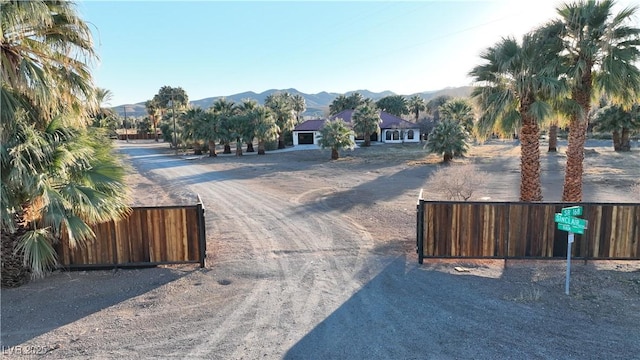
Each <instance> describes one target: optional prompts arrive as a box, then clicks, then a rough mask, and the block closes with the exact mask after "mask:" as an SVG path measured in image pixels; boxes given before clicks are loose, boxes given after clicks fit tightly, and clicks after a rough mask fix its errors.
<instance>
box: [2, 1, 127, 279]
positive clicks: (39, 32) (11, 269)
mask: <svg viewBox="0 0 640 360" xmlns="http://www.w3.org/2000/svg"><path fill="white" fill-rule="evenodd" d="M0 25H1V28H2V37H1V38H0V40H1V41H0V43H1V45H2V46H0V51H1V53H0V63H1V65H2V66H1V68H2V71H1V74H2V81H1V82H2V87H1V92H2V93H1V96H0V97H1V98H2V106H1V107H0V118H1V119H0V120H1V121H0V130H1V131H0V138H1V140H2V141H1V143H0V160H1V161H0V163H1V167H2V168H1V170H2V171H1V173H0V176H1V178H2V187H1V188H0V193H1V196H0V197H1V204H2V209H1V210H2V211H1V214H2V224H1V225H2V227H1V229H0V230H1V233H2V276H1V278H2V286H15V285H19V284H21V283H22V282H24V281H26V280H27V278H28V274H29V272H31V274H32V276H41V275H43V274H44V272H45V271H46V270H47V269H49V268H50V267H51V266H53V265H54V264H55V262H56V253H55V251H54V249H53V244H54V243H55V242H57V241H59V240H60V238H61V236H62V234H66V238H67V239H68V240H67V241H69V245H70V246H71V247H73V246H77V245H80V244H82V243H83V242H84V241H87V240H90V239H92V238H93V237H94V234H93V232H92V231H91V229H90V227H89V225H91V224H94V223H97V222H102V221H107V220H112V219H117V218H119V217H120V216H122V215H123V214H125V213H126V212H127V211H128V207H127V206H126V197H125V194H126V191H125V185H124V183H123V181H122V177H123V175H124V171H123V168H122V166H120V164H119V160H118V158H117V157H116V156H115V155H114V154H113V151H112V150H113V149H112V147H111V146H112V144H111V143H110V142H109V141H108V140H107V139H106V138H104V137H102V136H98V135H97V134H95V133H93V132H92V130H91V129H87V128H86V125H87V124H88V123H89V121H90V119H91V115H92V114H95V113H96V109H98V108H99V105H100V104H99V102H98V100H97V99H96V94H98V93H99V91H96V89H95V88H94V86H93V81H92V78H91V76H90V73H89V70H88V66H87V63H88V62H89V61H90V60H91V59H93V56H94V52H93V48H92V40H91V32H90V31H89V29H88V26H87V25H86V24H85V23H84V22H83V21H82V20H81V19H80V18H79V17H78V16H77V15H76V13H75V5H74V4H73V3H71V2H68V1H3V2H2V11H1V12H0Z"/></svg>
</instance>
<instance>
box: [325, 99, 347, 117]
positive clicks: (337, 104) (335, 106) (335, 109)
mask: <svg viewBox="0 0 640 360" xmlns="http://www.w3.org/2000/svg"><path fill="white" fill-rule="evenodd" d="M347 109H349V100H348V99H347V97H346V96H345V95H338V96H337V97H336V98H335V99H333V101H332V102H331V104H329V114H330V115H335V114H338V113H340V112H341V111H344V110H347Z"/></svg>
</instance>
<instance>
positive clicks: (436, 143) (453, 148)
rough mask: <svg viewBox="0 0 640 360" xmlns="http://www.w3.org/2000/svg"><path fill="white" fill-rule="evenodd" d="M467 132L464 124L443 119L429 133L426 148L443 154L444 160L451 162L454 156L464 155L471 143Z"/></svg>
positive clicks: (431, 151) (444, 161)
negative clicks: (468, 141)
mask: <svg viewBox="0 0 640 360" xmlns="http://www.w3.org/2000/svg"><path fill="white" fill-rule="evenodd" d="M466 139H467V133H466V132H465V131H464V128H463V127H462V125H460V124H458V123H457V122H455V121H451V120H442V121H440V122H438V125H436V127H435V128H434V129H433V130H432V131H431V133H429V139H428V140H427V143H426V145H425V148H426V149H427V150H428V151H429V152H430V153H434V154H439V155H442V162H443V163H445V164H446V163H449V162H450V161H451V160H453V157H454V156H462V155H464V154H465V153H466V152H467V150H468V148H469V145H468V144H467V141H466Z"/></svg>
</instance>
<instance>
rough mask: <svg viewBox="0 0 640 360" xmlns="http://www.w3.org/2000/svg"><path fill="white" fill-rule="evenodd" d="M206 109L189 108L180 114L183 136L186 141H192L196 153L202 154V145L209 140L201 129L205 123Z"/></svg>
mask: <svg viewBox="0 0 640 360" xmlns="http://www.w3.org/2000/svg"><path fill="white" fill-rule="evenodd" d="M204 117H205V111H204V110H202V108H192V109H188V110H187V111H185V112H184V113H182V114H180V120H181V121H180V123H181V124H182V126H181V130H182V131H181V136H180V138H181V139H182V140H183V141H184V142H185V143H191V145H192V146H193V152H194V154H195V155H202V147H203V145H204V142H205V141H207V139H205V137H204V133H203V132H202V131H201V130H200V129H201V128H202V127H203V125H204V122H205V121H204Z"/></svg>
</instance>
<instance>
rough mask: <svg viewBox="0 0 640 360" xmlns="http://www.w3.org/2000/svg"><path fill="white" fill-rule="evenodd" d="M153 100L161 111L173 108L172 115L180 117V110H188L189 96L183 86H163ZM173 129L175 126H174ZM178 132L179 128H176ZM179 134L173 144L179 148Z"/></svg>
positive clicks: (165, 111) (164, 111)
mask: <svg viewBox="0 0 640 360" xmlns="http://www.w3.org/2000/svg"><path fill="white" fill-rule="evenodd" d="M152 100H153V101H155V103H156V104H157V106H158V107H159V108H160V109H161V113H162V114H165V113H167V111H168V110H171V117H172V118H173V117H176V120H177V118H178V117H179V115H180V112H182V111H183V110H186V108H187V107H188V106H189V96H188V95H187V92H186V91H184V89H182V88H181V87H176V88H173V87H171V86H163V87H161V88H160V90H158V93H157V94H156V95H154V96H153V99H152ZM172 129H173V127H172ZM176 132H177V130H176ZM177 136H178V134H175V137H174V142H175V143H173V142H172V144H173V146H174V147H176V148H177V141H178V138H177Z"/></svg>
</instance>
